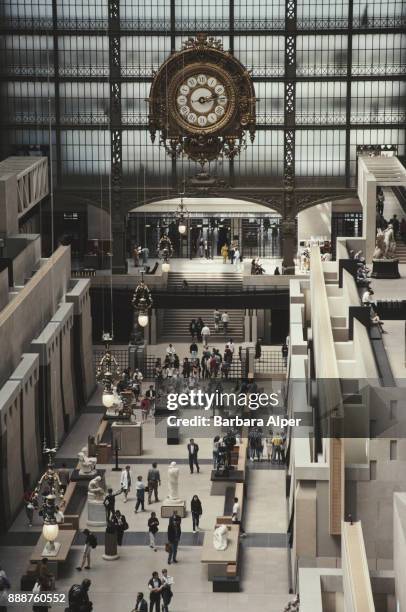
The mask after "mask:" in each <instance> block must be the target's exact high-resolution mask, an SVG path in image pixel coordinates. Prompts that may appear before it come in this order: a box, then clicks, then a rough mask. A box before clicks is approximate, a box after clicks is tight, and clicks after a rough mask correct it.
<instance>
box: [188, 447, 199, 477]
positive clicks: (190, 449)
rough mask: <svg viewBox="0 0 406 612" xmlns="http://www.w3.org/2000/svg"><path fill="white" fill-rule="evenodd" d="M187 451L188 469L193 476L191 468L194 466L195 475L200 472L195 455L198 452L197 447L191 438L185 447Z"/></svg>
mask: <svg viewBox="0 0 406 612" xmlns="http://www.w3.org/2000/svg"><path fill="white" fill-rule="evenodd" d="M187 450H188V454H189V467H190V473H191V474H193V467H194V466H196V469H197V473H199V472H200V466H199V462H198V460H197V454H198V452H199V445H198V444H196V443H195V441H194V439H193V438H191V439H190V441H189V444H188V445H187Z"/></svg>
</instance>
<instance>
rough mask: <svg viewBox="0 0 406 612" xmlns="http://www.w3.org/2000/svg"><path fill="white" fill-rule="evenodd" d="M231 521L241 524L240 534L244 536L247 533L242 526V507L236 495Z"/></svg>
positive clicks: (234, 523)
mask: <svg viewBox="0 0 406 612" xmlns="http://www.w3.org/2000/svg"><path fill="white" fill-rule="evenodd" d="M231 522H232V523H233V525H239V526H240V534H241V537H242V538H243V537H245V536H246V535H247V534H246V533H245V531H244V529H243V528H242V526H241V508H240V504H239V502H238V497H234V504H233V511H232V515H231Z"/></svg>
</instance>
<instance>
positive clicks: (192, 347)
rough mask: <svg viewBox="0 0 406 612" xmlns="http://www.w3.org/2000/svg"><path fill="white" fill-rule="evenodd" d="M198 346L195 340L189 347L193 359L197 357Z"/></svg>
mask: <svg viewBox="0 0 406 612" xmlns="http://www.w3.org/2000/svg"><path fill="white" fill-rule="evenodd" d="M198 350H199V349H198V346H197V344H196V342H195V341H194V340H193V342H192V344H191V345H190V347H189V352H190V356H191V358H192V359H195V358H196V357H197V351H198Z"/></svg>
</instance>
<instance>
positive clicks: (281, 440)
mask: <svg viewBox="0 0 406 612" xmlns="http://www.w3.org/2000/svg"><path fill="white" fill-rule="evenodd" d="M248 452H249V458H250V461H262V460H264V459H265V460H267V461H270V462H271V463H273V464H278V465H282V464H284V463H285V458H286V457H285V454H286V433H285V432H284V431H282V432H281V433H278V432H275V433H274V432H273V431H272V429H270V430H269V433H268V435H266V434H265V435H264V432H263V431H262V429H261V428H260V427H253V428H252V429H251V430H250V432H249V434H248Z"/></svg>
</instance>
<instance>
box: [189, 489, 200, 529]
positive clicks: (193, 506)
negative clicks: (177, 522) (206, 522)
mask: <svg viewBox="0 0 406 612" xmlns="http://www.w3.org/2000/svg"><path fill="white" fill-rule="evenodd" d="M190 511H191V513H192V526H193V533H196V531H199V522H200V517H201V516H202V514H203V508H202V502H201V501H200V499H199V498H198V496H197V495H193V497H192V501H191V502H190Z"/></svg>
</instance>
